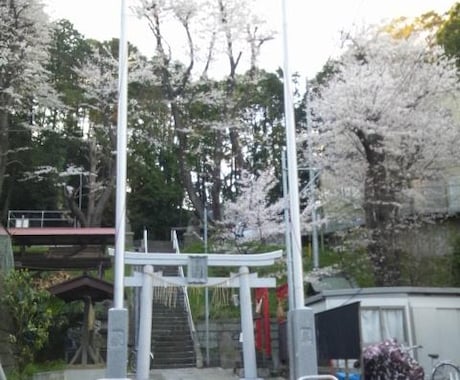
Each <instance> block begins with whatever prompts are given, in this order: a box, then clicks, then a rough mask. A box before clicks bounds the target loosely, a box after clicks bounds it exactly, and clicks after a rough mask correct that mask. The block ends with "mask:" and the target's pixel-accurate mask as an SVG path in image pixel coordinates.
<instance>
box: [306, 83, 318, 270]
mask: <svg viewBox="0 0 460 380" xmlns="http://www.w3.org/2000/svg"><path fill="white" fill-rule="evenodd" d="M308 96H309V95H308V85H307V96H306V100H305V111H306V114H307V132H308V167H309V177H310V181H309V182H310V203H311V247H312V256H313V269H318V268H319V249H318V229H317V226H316V220H317V219H316V198H315V180H316V172H315V167H314V162H313V139H312V128H311V118H310V111H309V104H308Z"/></svg>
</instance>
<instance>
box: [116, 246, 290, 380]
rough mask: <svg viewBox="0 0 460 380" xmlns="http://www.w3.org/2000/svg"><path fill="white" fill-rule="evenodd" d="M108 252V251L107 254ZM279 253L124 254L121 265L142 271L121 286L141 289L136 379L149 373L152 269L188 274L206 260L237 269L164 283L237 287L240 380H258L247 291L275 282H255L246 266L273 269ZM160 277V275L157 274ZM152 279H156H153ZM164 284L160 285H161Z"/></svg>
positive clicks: (267, 280) (174, 278)
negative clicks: (222, 274) (183, 270)
mask: <svg viewBox="0 0 460 380" xmlns="http://www.w3.org/2000/svg"><path fill="white" fill-rule="evenodd" d="M111 251H112V250H111ZM282 253H283V252H282V251H281V250H277V251H273V252H268V253H260V254H244V255H243V254H235V255H233V254H215V253H214V254H213V253H211V254H203V253H189V254H171V253H156V252H155V253H139V252H129V251H127V252H125V256H124V258H125V264H130V265H136V266H143V267H144V271H143V273H142V274H138V275H135V276H133V277H126V278H125V286H132V287H140V286H141V287H142V294H141V313H140V314H141V316H140V323H139V330H140V331H142V334H139V343H138V344H139V347H138V359H137V369H136V379H137V380H146V379H148V374H149V369H150V365H149V363H150V345H151V331H152V319H151V315H152V303H153V301H152V300H153V286H157V285H159V281H158V279H157V280H156V283H155V281H154V272H153V266H154V265H161V266H165V265H166V266H184V265H188V266H189V270H190V268H191V267H193V265H190V264H191V263H193V262H194V261H195V260H197V259H198V260H199V259H203V258H205V260H206V265H207V266H221V267H239V273H238V275H237V276H232V277H229V278H227V279H225V278H222V277H221V278H212V277H211V278H207V274H206V276H205V277H204V278H203V277H201V276H200V274H198V276H196V277H195V278H193V276H192V278H191V276H190V273H187V277H188V279H187V278H184V277H164V280H165V281H167V282H168V283H174V284H176V285H178V286H188V285H191V286H193V285H194V284H196V283H200V285H201V286H203V285H208V286H215V285H217V284H220V286H222V284H224V286H225V287H239V288H240V310H241V330H242V336H243V365H244V378H243V379H242V380H258V379H259V378H258V377H257V364H256V353H255V343H254V327H253V317H252V303H251V291H250V289H251V287H252V288H260V287H267V288H268V287H271V288H273V287H276V279H275V278H258V277H257V275H256V274H255V273H254V274H250V273H249V268H248V267H250V266H257V267H259V266H269V265H273V264H274V262H275V260H276V259H279V258H280V257H281V256H282ZM160 276H161V274H160ZM155 277H156V275H155ZM162 284H164V282H163V283H162Z"/></svg>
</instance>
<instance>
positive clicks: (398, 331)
mask: <svg viewBox="0 0 460 380" xmlns="http://www.w3.org/2000/svg"><path fill="white" fill-rule="evenodd" d="M355 302H360V313H359V315H360V321H359V322H360V324H361V339H362V345H363V346H366V345H367V344H371V343H376V342H378V341H381V340H384V339H387V338H396V339H397V340H398V341H399V342H402V343H403V344H404V345H406V346H412V345H421V346H422V348H420V349H417V350H416V351H415V352H414V357H415V358H416V359H417V360H418V361H419V363H420V364H421V365H422V366H423V367H424V369H425V373H430V372H431V368H432V363H431V359H430V358H429V356H428V354H439V358H440V359H449V360H452V361H453V362H456V363H458V364H460V288H430V287H387V288H354V289H341V290H323V291H321V293H319V294H317V295H315V296H312V297H309V298H307V299H306V301H305V305H306V306H307V307H311V308H312V309H313V311H314V312H315V314H316V313H319V312H322V311H325V310H330V309H333V308H337V307H340V306H344V305H348V304H352V303H355Z"/></svg>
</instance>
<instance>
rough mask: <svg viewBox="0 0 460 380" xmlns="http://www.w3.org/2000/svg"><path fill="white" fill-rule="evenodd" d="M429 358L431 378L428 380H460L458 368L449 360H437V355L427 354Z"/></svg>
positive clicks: (459, 369)
mask: <svg viewBox="0 0 460 380" xmlns="http://www.w3.org/2000/svg"><path fill="white" fill-rule="evenodd" d="M428 356H429V357H430V358H431V368H432V372H431V378H430V380H460V368H459V367H458V366H457V365H456V364H454V363H452V362H451V361H450V360H441V361H438V362H435V360H437V359H439V355H438V354H428Z"/></svg>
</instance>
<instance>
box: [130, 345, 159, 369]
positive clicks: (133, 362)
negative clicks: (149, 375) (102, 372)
mask: <svg viewBox="0 0 460 380" xmlns="http://www.w3.org/2000/svg"><path fill="white" fill-rule="evenodd" d="M137 353H138V350H137V348H132V349H131V350H130V351H129V354H128V372H129V373H136V370H137ZM152 363H153V353H152V352H150V365H149V367H150V368H151V367H152Z"/></svg>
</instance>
